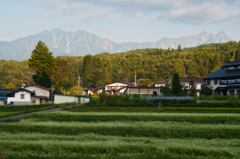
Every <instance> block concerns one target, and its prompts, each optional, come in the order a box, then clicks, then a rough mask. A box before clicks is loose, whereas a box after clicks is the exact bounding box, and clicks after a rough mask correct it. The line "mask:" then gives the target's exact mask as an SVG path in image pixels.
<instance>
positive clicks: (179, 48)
mask: <svg viewBox="0 0 240 159" xmlns="http://www.w3.org/2000/svg"><path fill="white" fill-rule="evenodd" d="M181 51H182V48H181V44H179V45H178V52H181Z"/></svg>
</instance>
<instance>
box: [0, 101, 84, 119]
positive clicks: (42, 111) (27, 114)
mask: <svg viewBox="0 0 240 159" xmlns="http://www.w3.org/2000/svg"><path fill="white" fill-rule="evenodd" d="M73 107H79V105H77V106H76V105H71V106H66V107H61V108H53V109H47V110H41V111H37V112H31V113H26V114H19V115H13V116H8V117H3V118H0V121H6V120H14V119H18V118H22V117H27V116H31V115H33V114H35V113H48V112H55V111H58V110H62V109H64V108H73Z"/></svg>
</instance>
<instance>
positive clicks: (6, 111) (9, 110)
mask: <svg viewBox="0 0 240 159" xmlns="http://www.w3.org/2000/svg"><path fill="white" fill-rule="evenodd" d="M71 104H73V103H71ZM68 105H70V104H69V103H64V104H42V105H21V106H14V105H7V106H0V118H1V117H6V116H12V115H17V114H24V113H30V112H35V111H40V110H46V109H53V108H58V107H63V106H68Z"/></svg>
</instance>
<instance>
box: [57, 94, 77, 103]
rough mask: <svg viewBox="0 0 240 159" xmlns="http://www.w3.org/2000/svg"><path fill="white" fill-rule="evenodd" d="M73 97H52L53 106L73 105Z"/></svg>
mask: <svg viewBox="0 0 240 159" xmlns="http://www.w3.org/2000/svg"><path fill="white" fill-rule="evenodd" d="M75 100H76V99H75V96H64V95H54V104H60V103H75V102H76V101H75Z"/></svg>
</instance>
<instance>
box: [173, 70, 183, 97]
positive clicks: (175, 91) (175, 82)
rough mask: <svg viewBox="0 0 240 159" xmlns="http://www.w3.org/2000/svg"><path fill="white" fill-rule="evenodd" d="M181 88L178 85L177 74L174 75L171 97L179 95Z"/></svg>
mask: <svg viewBox="0 0 240 159" xmlns="http://www.w3.org/2000/svg"><path fill="white" fill-rule="evenodd" d="M181 93H182V86H181V84H180V79H179V75H178V73H174V76H173V80H172V95H181Z"/></svg>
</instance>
